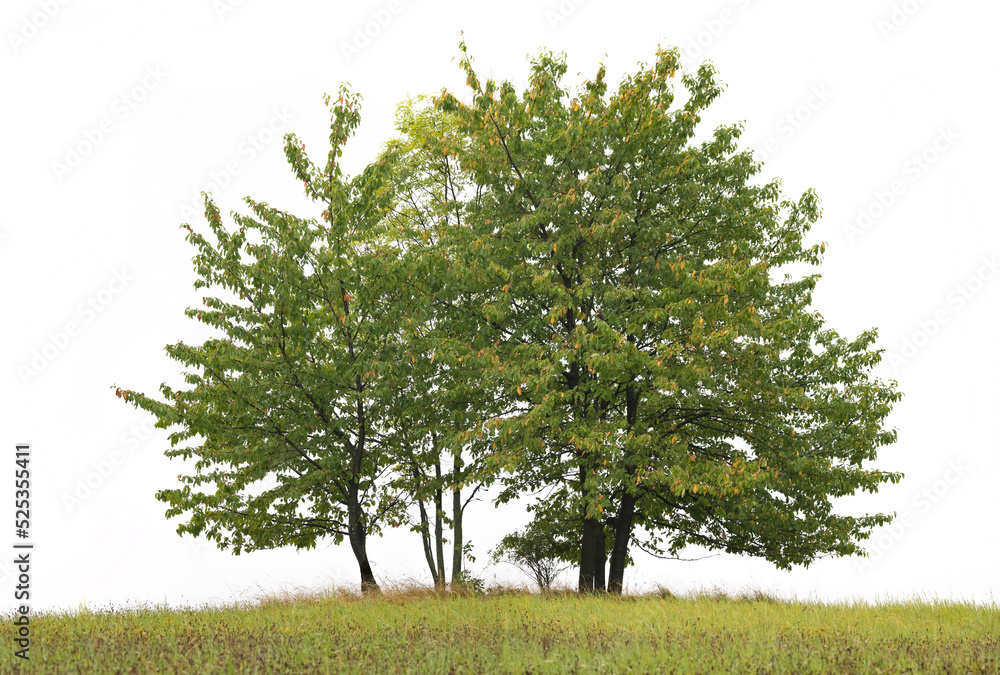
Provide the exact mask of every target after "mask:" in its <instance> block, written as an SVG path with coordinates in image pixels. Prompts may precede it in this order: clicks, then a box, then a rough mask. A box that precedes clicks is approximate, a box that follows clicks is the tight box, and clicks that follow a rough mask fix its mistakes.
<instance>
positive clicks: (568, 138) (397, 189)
mask: <svg viewBox="0 0 1000 675" xmlns="http://www.w3.org/2000/svg"><path fill="white" fill-rule="evenodd" d="M460 49H461V51H462V54H463V58H462V61H461V67H462V68H463V69H464V71H465V73H466V75H467V83H468V86H469V90H470V91H469V95H468V96H467V97H466V98H465V99H464V100H463V99H462V98H460V97H459V96H456V95H455V94H453V93H452V92H448V91H444V92H442V93H441V94H440V95H439V96H436V97H434V98H433V99H429V100H428V99H423V100H422V102H421V101H420V100H418V101H410V102H407V103H406V104H404V105H402V106H401V107H400V112H399V115H398V118H397V120H398V124H397V129H398V132H399V135H398V137H397V138H395V139H394V140H392V141H390V142H389V143H387V144H386V146H385V147H384V150H383V152H381V153H380V154H379V156H378V157H376V158H375V159H374V161H372V163H371V164H369V165H368V166H367V167H366V168H364V170H363V171H361V172H360V173H359V174H358V175H356V176H354V177H348V176H346V175H345V174H344V173H343V172H342V171H341V166H340V164H339V160H340V158H341V155H342V151H343V148H344V145H345V143H346V142H347V139H348V138H349V137H350V136H351V135H352V133H353V132H354V130H355V128H356V127H357V125H358V123H359V120H360V117H359V107H358V98H357V97H356V96H355V95H353V94H352V93H351V92H350V91H349V90H347V89H346V88H342V89H341V91H340V95H339V97H338V98H337V99H336V100H332V99H331V98H330V97H327V98H326V103H327V105H328V106H329V107H330V109H331V113H332V115H331V124H330V137H329V142H330V149H329V151H328V153H327V157H326V162H325V164H324V165H323V166H320V165H318V164H314V163H313V161H312V160H310V158H309V157H308V156H307V154H306V152H305V145H304V144H303V143H302V142H301V141H300V140H299V139H298V138H297V137H296V136H295V135H294V134H289V135H288V136H286V138H285V154H286V156H287V158H288V162H289V163H290V165H291V167H292V169H293V171H294V173H295V176H296V177H297V179H298V180H299V181H301V182H302V184H303V186H304V189H305V192H306V194H307V195H308V196H309V197H310V198H311V199H312V200H313V201H315V202H316V204H317V206H318V207H319V209H320V212H319V218H318V219H317V218H301V217H298V216H295V215H293V214H290V213H286V212H283V211H280V210H278V209H275V208H272V207H271V206H269V205H268V204H266V203H262V202H257V201H254V200H252V199H250V198H247V199H246V200H245V202H246V204H247V206H248V207H249V209H250V211H251V214H250V215H243V214H239V213H233V214H232V218H233V220H234V222H235V227H233V228H229V229H227V228H226V227H225V226H224V225H223V221H222V217H221V215H220V213H219V211H218V209H217V207H216V206H215V204H214V203H213V202H212V200H211V198H210V197H209V196H208V195H206V196H205V208H206V212H205V213H206V218H207V221H208V227H209V229H210V230H211V234H212V235H213V237H212V238H213V239H214V241H210V239H209V238H208V237H206V236H205V235H204V234H202V233H201V232H198V231H195V230H194V229H193V228H191V227H190V226H189V225H184V226H183V227H184V228H185V230H186V231H187V235H186V236H187V239H188V241H190V243H191V244H193V245H194V247H195V248H196V249H197V253H196V255H195V257H194V259H193V260H194V266H195V270H196V272H197V274H198V277H199V278H198V279H197V281H196V282H195V286H196V287H198V288H208V287H215V288H217V289H219V290H220V291H222V292H221V293H219V294H217V295H216V296H212V297H206V298H204V306H203V307H197V308H188V309H187V311H186V314H187V315H188V316H189V317H191V318H193V319H196V320H198V321H201V322H203V323H205V324H207V325H209V326H212V327H213V328H215V329H217V330H218V331H219V333H220V334H221V337H219V338H217V339H210V340H207V341H206V342H205V343H204V344H202V345H200V346H192V345H187V344H184V343H177V344H172V345H168V346H167V348H166V350H167V353H168V354H169V355H170V356H171V357H172V358H173V359H175V360H177V361H179V362H180V363H181V364H183V365H184V366H185V367H186V370H185V372H184V379H185V381H186V382H187V384H188V385H190V386H189V387H188V388H186V389H175V388H173V387H170V386H167V385H165V384H164V385H161V387H160V393H161V394H162V398H153V397H150V396H147V395H145V394H142V393H140V392H135V391H131V390H128V389H122V388H119V387H113V388H114V389H115V391H116V393H117V395H118V396H120V397H122V398H124V399H125V400H126V401H127V402H128V403H129V404H131V405H134V406H136V407H138V408H141V409H143V410H145V411H148V412H149V413H152V414H153V415H155V416H156V418H157V426H158V427H162V428H174V431H173V432H172V433H171V434H170V436H169V438H170V442H171V447H170V449H168V450H167V451H166V454H167V455H168V456H171V457H182V458H187V459H190V458H194V459H196V463H195V464H194V472H193V474H192V475H182V476H180V480H181V482H182V485H181V486H180V487H178V488H176V489H166V490H162V491H160V492H158V493H157V498H158V499H160V500H162V501H164V502H166V503H167V504H168V505H169V508H168V510H167V511H166V515H167V516H168V517H173V516H178V515H182V514H186V515H187V516H188V520H186V522H184V523H182V524H181V525H180V526H179V528H178V532H180V533H190V534H192V535H195V536H198V535H201V534H204V535H205V536H206V537H208V538H209V539H210V540H213V541H214V542H216V544H217V545H218V546H219V547H222V548H230V549H232V550H233V551H234V552H235V553H237V554H239V553H240V552H242V551H251V550H255V549H262V548H271V547H276V546H288V545H291V546H296V547H300V548H301V547H306V548H307V547H312V546H314V545H315V544H316V543H317V541H318V540H319V539H321V538H323V537H333V539H334V540H335V541H336V542H338V543H339V542H341V541H342V540H343V539H344V538H346V539H347V540H348V541H349V542H350V545H351V548H352V550H353V552H354V555H355V556H356V558H357V562H358V566H359V570H360V574H361V584H362V588H363V590H364V591H371V592H377V590H378V584H377V582H376V579H375V577H374V575H373V573H372V569H371V565H370V563H369V560H368V554H367V542H368V539H369V537H370V536H374V535H378V534H379V533H380V532H382V531H383V530H384V529H385V528H387V527H400V526H410V527H412V528H413V529H415V530H416V531H418V532H419V533H420V536H421V541H422V545H423V553H424V556H425V558H426V562H427V565H428V568H429V570H430V572H431V575H432V577H433V579H434V581H435V583H436V584H438V585H439V586H444V585H445V584H446V583H447V579H446V564H445V562H446V560H445V559H446V550H445V545H444V544H445V541H446V536H445V535H446V530H447V529H450V530H451V533H450V539H451V542H450V543H451V551H450V555H451V558H452V561H451V569H452V576H451V583H452V584H455V583H460V582H461V580H462V573H463V570H464V569H465V562H464V561H465V560H467V559H468V550H467V548H468V547H467V545H466V544H465V543H464V540H463V532H464V531H465V530H464V529H463V513H464V510H465V508H466V506H467V504H468V503H469V500H470V499H471V498H472V496H473V495H474V494H476V492H477V491H478V490H480V489H482V488H483V487H490V488H492V489H493V490H494V491H495V493H496V494H497V495H498V497H497V499H498V501H499V502H507V501H509V500H511V499H513V498H515V497H519V496H524V495H528V494H534V495H541V496H537V497H536V499H535V500H534V501H533V502H532V503H531V506H530V507H529V508H530V511H531V513H532V515H533V521H532V522H531V524H530V525H529V526H528V528H527V529H526V530H525V531H524V532H521V533H512V534H510V535H509V536H508V537H507V538H505V539H504V542H503V543H502V545H501V547H500V549H498V552H499V553H506V554H509V555H512V556H513V557H515V558H516V559H517V560H520V561H522V562H525V563H526V564H527V566H528V568H530V569H531V570H532V573H533V574H535V568H533V567H532V566H531V563H530V562H528V561H530V560H538V559H541V560H543V562H544V560H548V561H549V563H551V561H552V560H556V559H558V560H563V561H566V562H567V563H572V564H575V565H578V566H579V588H580V590H581V591H593V590H603V589H606V590H609V591H612V592H618V593H620V592H621V590H622V586H623V583H624V572H625V568H626V566H627V565H628V564H629V562H630V551H632V550H634V549H635V547H641V548H642V549H644V550H647V551H650V552H652V553H654V554H660V555H665V554H671V555H674V554H676V553H677V552H679V551H680V550H681V549H683V548H684V547H685V546H686V545H688V544H698V545H701V546H706V547H709V548H714V549H720V550H725V551H728V552H733V553H744V554H749V555H754V556H762V557H764V558H766V559H767V560H769V561H771V562H773V563H774V564H776V565H777V566H779V567H781V568H789V567H790V566H791V565H795V564H801V565H808V564H809V563H810V562H811V561H813V560H815V559H816V558H817V557H821V556H827V555H850V554H856V553H860V554H863V551H861V549H860V548H859V544H860V542H861V541H862V540H863V539H865V538H866V537H867V536H869V534H870V532H871V529H872V528H873V527H875V526H877V525H880V524H883V523H886V522H888V521H889V520H890V518H891V516H888V515H883V514H875V515H865V516H845V515H837V514H835V513H834V512H833V510H832V503H831V500H832V499H834V498H836V497H842V496H847V495H851V494H854V493H855V492H856V491H857V490H859V489H861V490H867V491H872V492H874V491H875V490H877V488H878V486H879V484H881V483H883V482H886V481H890V482H897V481H898V480H899V479H900V478H901V475H900V474H898V473H891V472H883V471H876V470H871V469H868V468H865V467H864V465H863V463H864V462H865V461H868V460H872V459H874V458H875V453H876V450H877V448H878V447H880V446H882V445H884V444H887V443H891V442H893V441H894V440H895V432H894V431H893V430H889V429H886V428H884V427H883V420H884V418H885V416H886V415H887V414H888V413H889V411H890V408H891V405H892V403H894V402H895V401H897V400H898V399H899V397H900V394H899V393H898V391H896V388H895V386H896V385H895V383H894V382H888V383H886V382H883V381H880V380H878V379H877V378H875V377H873V376H872V375H871V370H872V368H873V367H874V366H875V365H876V364H877V363H878V362H879V359H880V351H879V350H875V349H872V348H871V347H872V343H873V341H874V340H875V331H874V330H872V331H868V332H865V333H862V334H861V335H860V336H858V337H857V338H856V339H854V340H848V339H845V338H843V337H841V336H840V335H838V334H837V333H836V332H835V331H834V330H832V329H831V328H829V327H827V326H826V324H825V322H824V320H823V318H822V317H821V316H820V315H819V314H818V313H817V312H815V311H812V310H810V307H809V305H810V302H811V293H812V291H813V289H814V287H815V284H816V281H817V278H818V275H817V274H810V275H805V276H799V277H792V276H790V275H788V274H785V275H784V277H783V279H779V276H780V275H781V273H783V272H784V271H785V270H787V269H789V268H790V266H795V268H796V269H802V265H818V264H819V262H820V260H821V255H822V252H823V249H824V246H823V245H822V244H819V245H815V246H806V244H805V243H804V237H805V235H806V233H807V232H808V230H809V227H810V226H811V225H812V224H813V223H814V222H815V221H816V220H817V218H818V217H819V206H818V200H817V197H816V195H815V194H814V193H813V192H811V191H809V192H806V193H805V194H804V195H802V197H801V198H800V199H799V200H798V201H788V200H784V199H783V198H782V197H781V195H780V190H779V185H778V183H777V181H772V182H767V183H762V182H760V181H757V182H755V181H754V178H755V176H756V174H757V173H758V172H759V171H760V165H759V164H758V163H756V162H754V160H753V158H752V156H751V154H750V153H749V152H747V151H740V150H738V148H737V140H738V138H739V132H740V128H739V125H736V124H734V125H731V126H722V127H720V128H718V129H716V130H715V131H714V133H712V134H711V135H710V137H708V138H707V139H706V140H702V141H701V142H696V139H695V135H696V130H697V128H698V123H699V121H700V116H701V114H702V112H703V111H704V110H705V109H706V107H707V106H708V105H709V104H710V103H712V101H713V100H714V99H715V98H716V97H717V96H718V95H719V94H720V92H721V86H720V85H719V84H718V83H717V82H716V79H715V72H714V70H713V69H712V67H711V66H710V65H707V64H706V65H703V66H701V67H700V68H699V69H698V70H697V71H696V72H693V73H692V72H684V71H682V70H681V68H680V65H679V53H678V52H677V51H676V50H670V49H658V50H657V53H656V58H655V62H654V63H653V64H652V65H651V66H642V67H640V69H639V70H638V72H636V73H635V74H633V75H629V76H626V77H625V78H624V79H623V80H622V82H621V83H620V85H619V86H618V89H617V91H614V92H610V93H609V91H608V84H607V82H606V80H605V69H604V68H603V67H601V68H600V69H599V70H598V71H597V74H596V77H594V79H592V80H588V81H586V82H584V83H583V84H582V86H580V87H579V88H578V89H577V90H570V89H567V88H563V86H562V81H563V78H564V76H565V73H566V62H565V59H564V57H559V56H556V55H553V54H551V53H542V54H541V55H540V56H538V57H537V58H536V59H535V60H533V62H532V68H531V75H530V80H529V83H528V85H527V88H526V89H525V90H523V91H521V92H518V91H517V89H516V88H515V86H514V85H513V84H511V83H510V82H506V81H504V82H501V83H497V82H495V81H493V80H486V81H485V82H483V81H481V80H480V79H479V76H478V75H477V73H476V72H475V70H474V69H473V67H472V64H471V61H470V59H469V58H468V56H467V54H466V50H465V45H464V43H463V44H461V45H460ZM678 80H679V81H680V83H681V84H683V89H682V92H677V91H676V90H677V89H680V88H679V87H677V86H676V84H677V81H678ZM679 93H683V94H684V96H683V97H681V96H679V95H678V94H679ZM449 502H450V504H449ZM553 569H556V568H554V567H553V566H552V565H551V564H547V566H545V567H544V569H542V568H538V574H539V575H541V576H538V575H536V578H537V579H540V581H539V583H543V581H544V579H545V578H546V577H545V575H546V574H551V571H552V570H553Z"/></svg>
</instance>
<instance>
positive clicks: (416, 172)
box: [385, 98, 495, 588]
mask: <svg viewBox="0 0 1000 675" xmlns="http://www.w3.org/2000/svg"><path fill="white" fill-rule="evenodd" d="M396 129H397V131H398V132H399V134H400V135H399V137H398V138H396V139H393V140H392V141H390V142H389V143H388V144H387V147H386V150H385V153H386V154H387V155H388V156H391V157H392V158H393V162H392V166H393V167H394V175H393V183H394V186H395V206H394V208H393V212H392V215H391V220H392V221H393V228H394V231H395V232H396V233H397V238H396V243H397V245H398V247H399V249H400V250H401V251H405V252H406V253H407V254H408V258H403V259H401V260H400V261H399V263H400V265H401V267H400V268H399V271H398V272H397V278H399V279H400V280H401V283H402V284H403V285H404V286H405V287H406V288H407V290H408V292H409V293H411V297H412V298H413V299H414V301H419V302H420V304H421V314H420V316H416V315H413V316H410V317H408V318H407V319H406V321H405V324H404V329H403V330H404V333H405V336H406V337H405V341H406V345H407V352H406V357H408V358H409V359H410V360H411V361H412V362H414V363H417V364H420V368H419V369H417V370H414V371H413V377H412V380H411V382H410V384H409V387H408V389H407V392H408V395H409V396H410V397H411V398H412V399H413V400H415V401H419V402H420V405H419V406H414V407H412V408H410V409H409V410H408V411H407V414H406V417H405V418H404V419H401V420H399V422H398V424H397V432H398V434H397V436H396V440H395V441H394V442H396V443H398V444H399V445H400V446H401V447H403V448H405V449H406V453H405V454H406V456H407V458H408V465H407V466H406V467H403V468H402V469H401V470H400V472H399V476H400V479H399V482H398V485H399V487H400V489H402V490H405V491H407V492H408V493H410V494H412V495H413V497H414V501H415V502H416V505H417V508H418V518H419V519H418V520H417V522H416V523H415V524H414V525H413V529H415V530H417V531H418V532H419V533H420V536H421V543H422V545H423V551H424V558H425V560H426V561H427V566H428V569H429V570H430V573H431V577H432V578H433V580H434V584H435V586H436V587H439V588H443V587H444V586H445V583H446V578H447V577H446V564H445V550H444V544H445V543H446V541H447V540H446V535H445V532H444V530H445V527H446V526H447V527H450V528H451V537H452V538H451V549H452V551H451V557H452V563H451V570H452V571H451V583H452V585H453V586H455V585H456V584H460V583H461V581H462V574H463V569H464V562H463V561H464V559H465V558H466V557H468V556H469V547H470V544H469V541H468V540H467V538H466V536H465V527H464V513H465V509H466V507H467V506H468V504H469V502H470V501H471V500H472V499H473V498H474V497H475V495H476V494H477V493H478V492H479V490H480V489H481V488H482V487H484V486H483V483H482V482H479V481H477V475H479V473H480V471H479V466H478V464H477V461H476V458H477V457H479V456H481V455H482V454H483V448H484V447H485V441H484V439H483V437H482V433H481V432H480V433H475V434H473V433H469V428H470V425H472V424H473V423H474V421H475V420H477V419H479V418H480V417H481V416H482V415H484V414H490V411H491V410H493V411H495V401H494V400H493V399H492V397H491V393H490V392H489V390H488V389H485V388H483V387H482V386H480V385H481V384H482V380H472V379H470V377H469V373H468V370H467V369H463V368H461V361H462V357H461V355H460V354H457V353H455V352H454V351H453V349H452V344H453V343H454V342H455V340H454V339H453V338H452V337H451V336H452V335H453V334H454V333H461V332H462V331H464V330H467V329H469V325H468V323H467V322H466V323H463V321H466V320H467V315H465V314H464V313H459V314H458V315H457V316H458V321H457V322H456V320H454V319H453V318H449V317H448V316H447V315H446V312H451V313H452V314H454V312H453V311H451V310H453V309H454V308H455V306H456V305H462V304H465V303H467V302H469V300H470V299H469V298H468V297H449V296H448V295H447V289H445V288H444V286H443V284H442V280H441V275H442V274H443V273H444V272H446V270H444V271H443V270H441V269H434V268H422V267H421V265H420V264H417V265H412V264H407V263H406V262H405V261H406V260H411V261H412V260H418V261H422V260H423V257H424V256H425V255H427V252H428V251H431V250H433V248H434V247H435V246H436V245H437V240H438V237H439V231H440V229H441V228H447V227H449V226H450V225H452V224H454V225H457V226H461V224H462V219H463V217H464V214H463V212H464V208H465V207H464V202H463V200H464V199H466V198H468V197H469V195H470V194H472V193H474V191H475V190H474V187H473V186H471V185H469V184H468V183H467V180H466V179H467V176H466V175H465V174H463V173H462V172H461V171H459V170H458V168H457V167H456V166H455V165H454V160H452V159H451V158H450V157H448V156H447V155H446V154H443V153H441V152H440V147H441V143H442V141H443V140H444V139H445V138H451V139H452V140H454V120H452V119H450V117H449V116H448V115H446V114H444V113H442V112H441V111H440V110H436V109H435V108H434V107H433V106H428V105H426V99H423V98H422V99H416V100H407V101H405V102H403V103H402V104H401V105H400V106H399V108H398V111H397V115H396ZM491 406H492V407H491ZM487 476H489V474H487ZM463 490H465V491H466V492H465V493H464V494H463ZM447 492H450V493H451V494H450V497H451V500H450V501H451V513H450V515H449V514H448V513H447V508H446V505H445V494H446V493H447ZM429 510H430V511H431V512H432V514H433V515H432V516H431V515H429V514H428V511H429ZM432 520H433V531H432V529H431V527H432Z"/></svg>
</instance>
